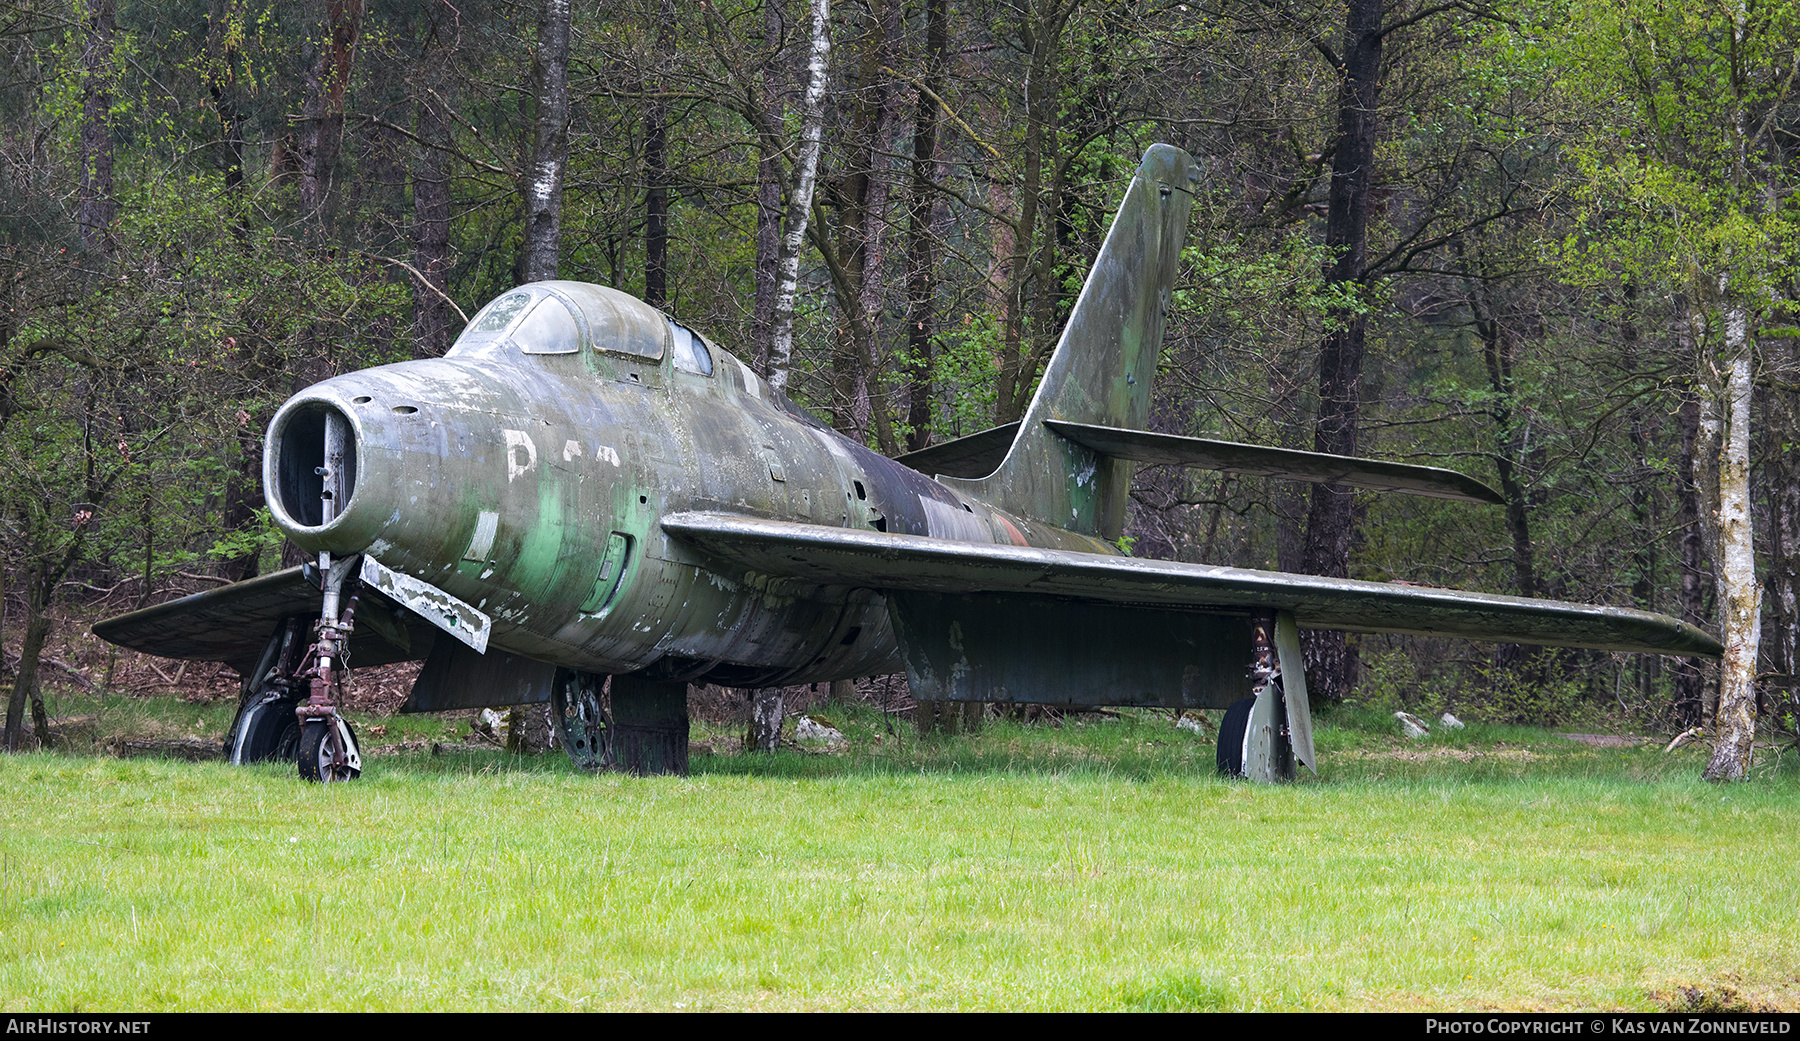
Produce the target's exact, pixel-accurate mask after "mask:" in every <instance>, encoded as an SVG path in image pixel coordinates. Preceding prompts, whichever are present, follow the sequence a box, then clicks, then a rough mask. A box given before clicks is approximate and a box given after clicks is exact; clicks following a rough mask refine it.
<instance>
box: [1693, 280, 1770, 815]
mask: <svg viewBox="0 0 1800 1041" xmlns="http://www.w3.org/2000/svg"><path fill="white" fill-rule="evenodd" d="M1748 325H1749V317H1748V315H1747V314H1746V313H1745V311H1744V309H1743V308H1742V307H1741V306H1738V305H1735V304H1732V305H1728V306H1727V307H1726V310H1725V345H1726V354H1727V357H1729V358H1730V359H1731V360H1730V370H1729V372H1728V373H1727V375H1726V382H1725V394H1724V397H1725V410H1726V416H1725V428H1724V432H1723V433H1724V436H1723V438H1722V439H1721V441H1720V452H1719V469H1718V475H1719V477H1718V480H1719V494H1718V498H1717V500H1716V502H1717V503H1718V510H1719V514H1718V516H1719V520H1718V528H1719V596H1720V599H1721V600H1722V601H1723V602H1724V608H1725V610H1724V612H1723V614H1724V621H1725V626H1724V628H1725V657H1724V660H1723V661H1722V662H1721V663H1720V666H1719V707H1718V712H1717V714H1716V715H1715V717H1714V720H1715V725H1714V737H1713V754H1712V761H1711V762H1709V763H1708V764H1707V765H1706V772H1705V774H1704V776H1705V777H1706V779H1707V780H1709V781H1737V780H1742V779H1743V778H1744V776H1745V774H1746V773H1748V771H1749V769H1750V758H1751V752H1752V741H1753V740H1754V738H1755V737H1756V661H1757V650H1758V647H1759V645H1760V643H1761V633H1762V621H1761V615H1762V586H1761V584H1759V583H1758V582H1757V581H1756V542H1755V527H1754V525H1753V524H1752V523H1751V519H1750V399H1751V392H1752V381H1751V365H1750V361H1751V359H1750V348H1749V333H1748Z"/></svg>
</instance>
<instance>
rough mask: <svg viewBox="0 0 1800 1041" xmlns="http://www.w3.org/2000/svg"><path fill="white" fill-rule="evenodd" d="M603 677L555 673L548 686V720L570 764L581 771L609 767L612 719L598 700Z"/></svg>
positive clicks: (579, 673)
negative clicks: (554, 728)
mask: <svg viewBox="0 0 1800 1041" xmlns="http://www.w3.org/2000/svg"><path fill="white" fill-rule="evenodd" d="M605 681H606V677H604V676H596V675H594V674H593V673H591V672H577V671H575V670H574V669H558V670H556V680H555V682H554V683H552V684H551V686H550V719H551V721H552V722H553V723H555V724H556V739H557V740H558V741H560V742H561V743H562V746H563V751H564V752H567V753H568V754H569V761H570V762H571V763H574V764H575V765H576V767H577V768H579V769H582V770H598V769H600V768H601V767H602V766H610V765H612V717H611V716H610V715H609V714H608V713H607V711H606V703H605V702H604V701H603V700H601V697H600V685H601V684H602V683H604V682H605Z"/></svg>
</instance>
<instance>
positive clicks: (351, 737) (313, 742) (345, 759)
mask: <svg viewBox="0 0 1800 1041" xmlns="http://www.w3.org/2000/svg"><path fill="white" fill-rule="evenodd" d="M361 776H362V749H360V748H359V747H358V746H357V743H356V731H354V730H352V729H350V724H349V723H347V722H345V721H344V719H343V718H342V717H338V716H332V717H329V718H326V719H312V720H308V721H307V723H306V725H305V726H304V727H301V728H300V779H301V780H303V781H317V782H319V783H321V784H329V783H332V782H334V781H354V780H356V779H357V778H358V777H361Z"/></svg>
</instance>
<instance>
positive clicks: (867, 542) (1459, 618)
mask: <svg viewBox="0 0 1800 1041" xmlns="http://www.w3.org/2000/svg"><path fill="white" fill-rule="evenodd" d="M662 526H663V529H664V530H665V531H666V532H668V533H669V534H670V535H672V536H675V537H677V538H680V539H682V540H684V541H687V542H689V543H691V544H693V545H694V546H696V547H697V548H699V549H700V550H701V551H702V552H703V553H705V554H707V555H709V556H712V557H714V558H716V559H719V560H723V561H726V562H729V563H731V564H734V565H737V566H738V567H742V568H746V569H749V570H751V571H756V572H760V573H762V574H765V575H770V576H778V577H782V578H790V579H796V580H800V581H805V582H810V583H815V584H818V585H829V586H857V587H866V588H870V589H878V590H894V591H907V592H925V593H941V594H957V595H971V594H1003V595H1008V596H1027V597H1043V598H1053V599H1059V600H1074V601H1087V602H1090V603H1107V604H1120V605H1132V606H1139V607H1164V608H1187V609H1194V610H1213V611H1218V610H1233V609H1244V610H1248V609H1251V608H1264V609H1271V610H1276V611H1291V612H1292V613H1293V614H1294V616H1295V618H1296V620H1297V621H1298V622H1299V624H1300V625H1302V626H1305V627H1307V628H1314V629H1341V630H1346V631H1350V632H1396V633H1414V634H1419V635H1436V636H1457V637H1463V638H1466V639H1474V640H1491V641H1498V642H1505V643H1528V644H1543V645H1547V646H1555V647H1586V648H1592V649H1596V650H1606V651H1635V652H1647V653H1657V654H1677V655H1700V656H1706V657H1718V656H1719V655H1720V654H1721V653H1722V651H1723V648H1722V647H1721V645H1720V644H1719V641H1717V640H1715V639H1713V638H1712V637H1711V636H1710V635H1708V634H1707V633H1706V632H1704V631H1702V630H1701V629H1699V628H1697V627H1695V626H1693V625H1689V624H1688V623H1686V622H1682V621H1680V620H1678V619H1675V618H1670V617H1669V616H1667V615H1661V614H1654V613H1652V612H1649V611H1638V610H1634V609H1631V608H1623V607H1602V606H1598V605H1592V604H1574V603H1565V602H1561V601H1555V600H1532V599H1527V598H1525V597H1517V596H1502V595H1499V594H1494V593H1471V592H1464V591H1462V590H1455V589H1439V588H1435V587H1429V586H1411V585H1400V584H1395V583H1387V582H1363V581H1357V580H1354V579H1342V578H1323V577H1320V576H1317V575H1293V574H1286V573H1282V572H1277V571H1253V570H1248V569H1244V568H1230V567H1217V566H1212V565H1205V564H1183V563H1178V562H1175V561H1167V560H1139V559H1136V558H1133V557H1108V556H1101V555H1098V554H1089V553H1074V552H1069V551H1066V550H1048V549H1032V548H1028V547H1021V546H1002V545H991V544H983V543H972V542H951V541H948V540H944V539H932V538H924V537H920V536H916V535H890V534H883V533H879V532H873V531H861V530H856V529H849V528H827V527H821V526H818V525H811V524H795V523H792V522H788V521H773V520H760V519H757V518H753V517H744V516H740V515H737V514H725V513H698V512H697V513H678V514H672V515H670V516H667V517H665V518H663V520H662Z"/></svg>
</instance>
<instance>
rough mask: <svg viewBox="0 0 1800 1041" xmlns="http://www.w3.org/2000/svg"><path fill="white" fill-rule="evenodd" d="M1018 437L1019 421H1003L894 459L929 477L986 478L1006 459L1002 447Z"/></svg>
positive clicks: (1005, 448)
mask: <svg viewBox="0 0 1800 1041" xmlns="http://www.w3.org/2000/svg"><path fill="white" fill-rule="evenodd" d="M1018 436H1019V424H1017V423H1006V424H1003V425H1001V426H997V427H989V428H987V429H986V430H983V431H981V432H980V433H976V434H970V435H969V436H967V437H959V438H957V439H955V440H954V441H945V442H944V443H942V444H937V445H932V446H930V447H928V448H921V449H919V450H918V451H917V452H908V453H906V454H905V455H902V456H896V457H895V458H894V462H896V463H899V464H900V465H901V466H910V467H912V468H913V469H914V470H917V471H919V472H920V473H922V474H925V475H927V476H929V477H936V476H938V475H939V474H942V475H944V476H946V477H986V476H987V475H988V474H991V473H993V472H994V471H995V470H998V469H1000V464H1001V463H1003V462H1005V461H1006V450H1007V449H1009V448H1011V447H1012V443H1013V439H1014V438H1016V437H1018Z"/></svg>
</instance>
